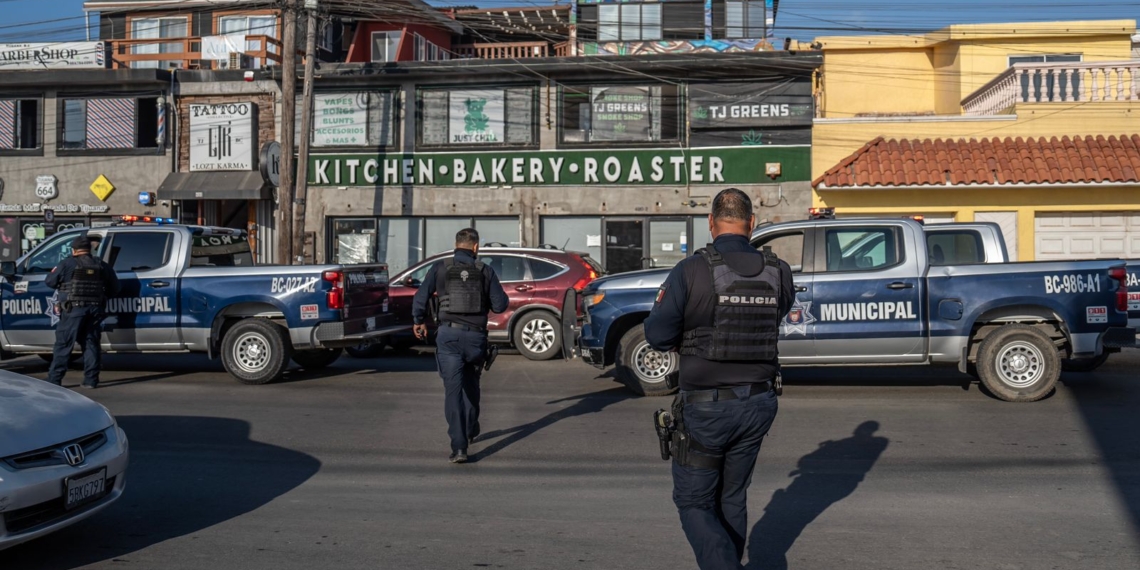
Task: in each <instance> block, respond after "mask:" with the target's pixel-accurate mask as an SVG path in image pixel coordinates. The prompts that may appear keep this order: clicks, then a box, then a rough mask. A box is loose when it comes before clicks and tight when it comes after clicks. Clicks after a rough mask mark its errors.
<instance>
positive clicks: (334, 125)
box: [296, 91, 398, 148]
mask: <svg viewBox="0 0 1140 570" xmlns="http://www.w3.org/2000/svg"><path fill="white" fill-rule="evenodd" d="M397 101H398V98H397V95H396V92H395V91H351V92H335V93H314V94H313V128H312V133H311V136H310V139H309V140H310V142H312V144H313V147H320V148H328V147H360V146H367V147H389V146H394V145H395V144H396V130H397V128H396V104H397ZM297 108H298V109H300V108H301V100H300V99H298V100H297ZM296 129H297V136H298V137H299V136H300V134H301V122H300V121H297V126H296Z"/></svg>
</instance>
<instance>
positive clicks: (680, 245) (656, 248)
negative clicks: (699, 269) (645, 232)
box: [646, 220, 688, 268]
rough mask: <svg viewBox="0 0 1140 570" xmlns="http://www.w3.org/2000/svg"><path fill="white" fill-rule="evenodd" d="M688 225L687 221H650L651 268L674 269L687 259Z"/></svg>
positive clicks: (649, 254)
mask: <svg viewBox="0 0 1140 570" xmlns="http://www.w3.org/2000/svg"><path fill="white" fill-rule="evenodd" d="M687 225H688V222H686V221H685V220H650V221H649V251H648V254H647V255H646V257H648V258H649V267H653V268H655V267H673V266H674V265H677V264H678V263H680V262H681V260H682V259H685V249H686V247H685V246H686V245H687V242H688V236H687V234H686V226H687Z"/></svg>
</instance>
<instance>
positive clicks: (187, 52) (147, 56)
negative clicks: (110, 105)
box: [109, 36, 282, 69]
mask: <svg viewBox="0 0 1140 570" xmlns="http://www.w3.org/2000/svg"><path fill="white" fill-rule="evenodd" d="M109 43H110V44H111V63H112V67H114V68H116V69H119V68H130V67H142V66H146V67H155V65H147V64H143V65H141V66H140V65H138V64H140V63H142V62H152V61H153V62H157V66H158V67H161V68H163V69H166V68H171V67H174V68H178V69H222V68H228V67H229V62H228V61H214V60H204V59H202V38H156V39H145V40H111V41H110V42H109ZM151 46H154V47H153V48H152V47H151ZM244 47H245V48H246V49H245V50H244V51H242V52H241V54H242V55H245V56H247V57H249V58H250V59H251V62H252V67H256V68H262V67H267V66H270V65H279V64H280V63H281V53H282V51H281V40H278V39H277V38H274V37H272V36H245V46H244ZM140 48H142V49H140ZM156 50H157V52H158V53H156ZM163 50H166V51H163Z"/></svg>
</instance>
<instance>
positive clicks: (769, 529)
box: [747, 421, 890, 570]
mask: <svg viewBox="0 0 1140 570" xmlns="http://www.w3.org/2000/svg"><path fill="white" fill-rule="evenodd" d="M878 429H879V422H875V421H867V422H863V423H862V424H860V425H859V427H857V428H855V433H854V435H852V436H851V437H849V438H846V439H841V440H839V441H831V440H828V441H825V442H823V443H821V444H819V449H817V450H815V451H813V452H811V453H809V454H807V455H805V456H803V457H801V458H800V461H799V463H798V464H797V469H796V470H795V471H792V472H791V473H790V474H789V475H788V476H789V477H793V476H794V477H795V480H794V481H792V483H791V484H790V485H788V486H787V487H786V488H784V489H777V490H776V492H775V493H773V494H772V500H770V501H768V506H767V507H764V516H763V517H761V518H760V520H759V521H758V522H757V523H756V526H754V527H752V536H751V539H750V540H749V544H748V566H747V568H753V569H763V570H786V569H787V567H788V557H787V555H788V551H789V550H791V548H792V545H793V544H794V543H795V542H796V539H797V538H799V536H800V534H801V533H802V532H803V531H804V529H805V528H807V526H808V525H809V524H811V523H812V521H814V520H815V519H816V518H818V517H819V515H821V514H823V512H824V511H826V510H827V508H828V507H830V506H831V505H833V504H835V503H837V502H839V501H842V500H843V499H845V498H847V496H848V495H850V494H851V493H853V492H855V488H856V487H858V486H859V483H861V482H863V477H864V476H865V475H866V474H867V472H868V471H870V470H871V467H872V466H873V465H874V464H875V461H877V460H878V459H879V456H880V455H881V454H882V453H883V450H884V449H886V448H887V444H888V443H889V442H890V440H888V439H887V438H885V437H875V435H874V434H875V432H876V431H878Z"/></svg>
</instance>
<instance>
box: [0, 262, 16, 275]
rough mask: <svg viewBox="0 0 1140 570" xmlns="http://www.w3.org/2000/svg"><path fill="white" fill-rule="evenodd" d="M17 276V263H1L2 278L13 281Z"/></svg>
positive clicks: (0, 273)
mask: <svg viewBox="0 0 1140 570" xmlns="http://www.w3.org/2000/svg"><path fill="white" fill-rule="evenodd" d="M15 276H16V262H15V261H0V277H3V278H5V279H12V278H13V277H15Z"/></svg>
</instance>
